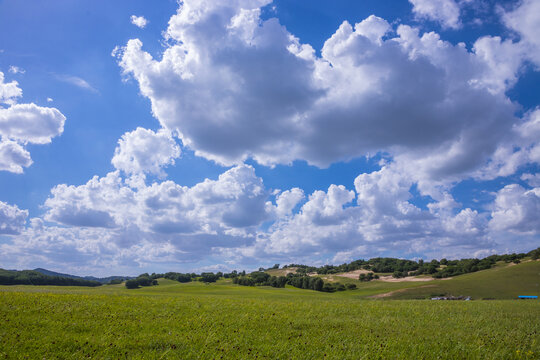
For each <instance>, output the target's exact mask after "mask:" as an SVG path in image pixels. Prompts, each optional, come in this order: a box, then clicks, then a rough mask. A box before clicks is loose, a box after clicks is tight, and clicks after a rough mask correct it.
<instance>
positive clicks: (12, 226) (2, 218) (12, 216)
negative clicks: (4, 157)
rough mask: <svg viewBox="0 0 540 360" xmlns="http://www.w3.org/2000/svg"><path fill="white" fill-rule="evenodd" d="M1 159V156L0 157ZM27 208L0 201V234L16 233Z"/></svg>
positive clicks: (21, 224)
mask: <svg viewBox="0 0 540 360" xmlns="http://www.w3.org/2000/svg"><path fill="white" fill-rule="evenodd" d="M0 159H1V157H0ZM27 217H28V210H21V209H19V208H18V207H17V205H9V204H6V203H5V202H2V201H0V235H17V234H19V233H20V232H21V231H22V230H23V228H24V225H25V224H26V218H27Z"/></svg>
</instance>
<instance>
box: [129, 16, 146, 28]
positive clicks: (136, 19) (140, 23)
mask: <svg viewBox="0 0 540 360" xmlns="http://www.w3.org/2000/svg"><path fill="white" fill-rule="evenodd" d="M131 23H132V24H133V25H135V26H136V27H138V28H141V29H144V28H145V27H146V25H147V24H148V20H146V19H145V18H144V17H143V16H135V15H131Z"/></svg>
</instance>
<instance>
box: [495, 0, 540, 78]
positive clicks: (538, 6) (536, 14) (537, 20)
mask: <svg viewBox="0 0 540 360" xmlns="http://www.w3.org/2000/svg"><path fill="white" fill-rule="evenodd" d="M503 21H504V23H505V24H506V26H508V27H509V28H511V29H512V30H514V31H516V32H517V33H518V34H519V36H520V41H519V42H520V43H521V44H522V45H523V47H524V48H525V49H524V50H525V53H526V57H527V58H528V59H529V60H530V61H532V62H534V63H535V64H536V66H537V67H540V38H539V37H538V27H539V26H540V2H538V1H536V0H522V1H520V2H519V3H518V6H517V7H516V8H515V9H514V10H513V11H510V12H507V13H504V14H503Z"/></svg>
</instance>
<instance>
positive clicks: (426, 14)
mask: <svg viewBox="0 0 540 360" xmlns="http://www.w3.org/2000/svg"><path fill="white" fill-rule="evenodd" d="M409 2H410V3H411V4H413V12H414V14H415V15H416V17H418V18H420V19H428V20H432V21H437V22H439V23H440V24H441V26H442V27H443V28H451V29H458V28H460V27H461V22H460V20H459V12H460V7H459V5H458V3H457V2H456V1H454V0H409Z"/></svg>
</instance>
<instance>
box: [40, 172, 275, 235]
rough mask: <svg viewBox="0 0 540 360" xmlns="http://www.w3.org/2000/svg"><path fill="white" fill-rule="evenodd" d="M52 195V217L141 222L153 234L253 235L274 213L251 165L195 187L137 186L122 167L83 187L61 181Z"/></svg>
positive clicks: (87, 222) (77, 222)
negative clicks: (126, 178)
mask: <svg viewBox="0 0 540 360" xmlns="http://www.w3.org/2000/svg"><path fill="white" fill-rule="evenodd" d="M51 195H52V196H51V197H50V198H49V199H47V201H46V202H45V207H46V208H48V211H47V213H46V216H45V217H46V219H47V220H50V221H54V222H58V223H62V224H66V225H73V226H81V227H102V228H118V227H129V226H131V225H135V226H137V227H138V228H140V229H142V230H144V231H147V232H154V233H161V234H183V235H193V236H198V237H201V238H206V239H210V238H212V237H219V236H218V235H222V236H223V238H227V237H228V236H232V237H234V236H240V237H247V236H251V235H252V234H253V232H254V230H255V227H256V226H258V225H259V224H261V222H262V221H264V220H266V219H268V217H269V213H268V212H267V210H266V199H267V196H268V194H267V192H266V191H265V189H264V186H263V184H262V180H261V179H260V178H258V177H257V176H255V173H254V170H253V168H252V167H250V166H246V165H242V166H237V167H234V168H232V169H230V170H228V171H226V172H225V173H223V174H221V175H220V176H219V178H218V179H217V180H208V179H207V180H205V181H203V182H201V183H199V184H196V185H195V186H193V187H191V188H188V187H185V186H180V185H178V184H176V183H174V182H172V181H165V182H161V183H153V184H152V185H150V186H146V187H139V188H137V189H135V188H131V187H130V186H129V184H127V182H125V181H124V180H123V179H122V178H121V177H120V174H119V172H118V171H117V172H113V173H109V174H107V176H105V177H103V178H99V177H97V176H96V177H94V178H93V179H91V180H90V181H89V182H88V183H87V184H85V185H81V186H68V185H58V186H56V187H55V188H54V189H53V190H52V191H51ZM220 241H221V240H220Z"/></svg>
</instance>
